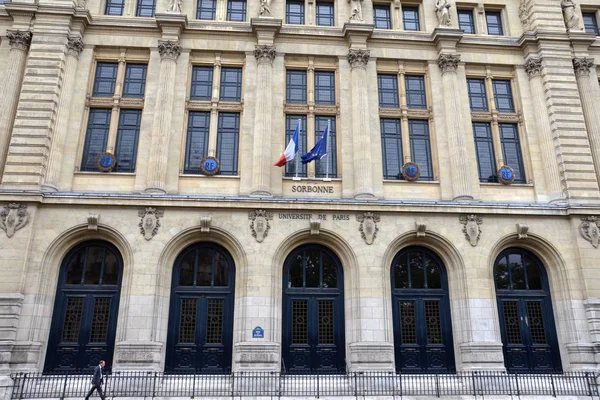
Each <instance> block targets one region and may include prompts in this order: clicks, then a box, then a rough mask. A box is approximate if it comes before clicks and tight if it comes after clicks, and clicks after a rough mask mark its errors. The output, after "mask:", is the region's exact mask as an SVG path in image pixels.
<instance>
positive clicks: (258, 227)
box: [248, 210, 273, 243]
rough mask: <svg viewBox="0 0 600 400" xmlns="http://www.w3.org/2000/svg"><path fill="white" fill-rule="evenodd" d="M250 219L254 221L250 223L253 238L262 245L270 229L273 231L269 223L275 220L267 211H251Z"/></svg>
mask: <svg viewBox="0 0 600 400" xmlns="http://www.w3.org/2000/svg"><path fill="white" fill-rule="evenodd" d="M248 219H249V220H250V221H252V222H250V231H252V236H253V237H254V238H255V239H256V241H257V242H258V243H262V241H263V240H265V238H266V237H267V235H268V234H269V229H271V224H269V221H270V220H272V219H273V214H271V213H270V212H268V211H265V210H256V211H250V212H249V213H248Z"/></svg>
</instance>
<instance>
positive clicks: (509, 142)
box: [498, 124, 525, 183]
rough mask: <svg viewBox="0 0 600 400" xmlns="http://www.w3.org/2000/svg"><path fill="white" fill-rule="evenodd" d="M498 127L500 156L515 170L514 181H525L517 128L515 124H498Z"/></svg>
mask: <svg viewBox="0 0 600 400" xmlns="http://www.w3.org/2000/svg"><path fill="white" fill-rule="evenodd" d="M498 128H499V129H500V142H501V143H502V158H503V159H504V164H506V165H508V166H509V167H511V168H512V169H513V171H514V172H515V180H514V182H515V183H525V169H524V168H523V156H522V155H521V143H520V141H519V129H518V128H517V124H498Z"/></svg>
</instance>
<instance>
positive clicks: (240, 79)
mask: <svg viewBox="0 0 600 400" xmlns="http://www.w3.org/2000/svg"><path fill="white" fill-rule="evenodd" d="M234 71H235V72H236V73H237V76H238V77H237V78H236V81H235V82H233V81H226V80H225V79H224V78H225V77H226V76H227V72H234ZM243 79H244V76H243V68H242V67H221V82H220V85H219V101H226V102H235V103H239V102H241V101H242V86H243V85H242V83H243ZM213 80H214V76H213ZM226 88H235V90H236V95H235V97H231V96H225V95H224V93H225V89H226Z"/></svg>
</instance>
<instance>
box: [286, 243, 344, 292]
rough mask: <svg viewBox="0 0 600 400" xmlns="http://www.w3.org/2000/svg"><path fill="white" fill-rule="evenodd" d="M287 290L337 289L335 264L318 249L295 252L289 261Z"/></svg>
mask: <svg viewBox="0 0 600 400" xmlns="http://www.w3.org/2000/svg"><path fill="white" fill-rule="evenodd" d="M289 262H290V264H289V279H288V288H322V289H327V288H337V287H338V271H337V268H338V267H337V263H336V261H335V260H334V259H333V257H332V256H331V255H330V254H328V253H327V252H325V251H322V250H321V249H319V248H306V249H304V250H302V251H297V252H296V253H295V254H293V255H292V256H291V260H290V261H289Z"/></svg>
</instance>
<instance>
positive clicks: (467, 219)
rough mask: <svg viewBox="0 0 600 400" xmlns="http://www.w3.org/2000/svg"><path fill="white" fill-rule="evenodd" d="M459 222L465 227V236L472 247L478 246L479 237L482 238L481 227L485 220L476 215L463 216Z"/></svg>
mask: <svg viewBox="0 0 600 400" xmlns="http://www.w3.org/2000/svg"><path fill="white" fill-rule="evenodd" d="M459 221H460V223H461V224H463V225H464V226H463V229H462V231H463V233H464V234H465V238H466V239H467V240H468V241H469V243H470V244H471V246H473V247H475V246H477V242H479V237H480V236H481V228H480V227H479V226H480V225H481V224H482V223H483V218H482V217H480V216H478V215H475V214H471V215H461V216H460V217H459Z"/></svg>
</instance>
